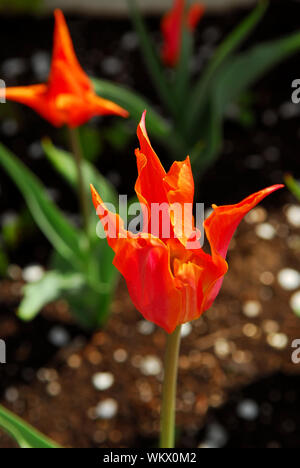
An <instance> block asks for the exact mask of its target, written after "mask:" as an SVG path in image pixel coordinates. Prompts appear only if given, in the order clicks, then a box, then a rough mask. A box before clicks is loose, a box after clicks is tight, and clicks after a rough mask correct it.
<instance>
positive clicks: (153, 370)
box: [139, 356, 162, 375]
mask: <svg viewBox="0 0 300 468" xmlns="http://www.w3.org/2000/svg"><path fill="white" fill-rule="evenodd" d="M139 367H140V369H141V372H142V373H143V374H144V375H158V374H160V372H161V371H162V363H161V360H160V359H159V358H158V357H157V356H146V357H145V358H143V359H142V361H141V363H140V366H139Z"/></svg>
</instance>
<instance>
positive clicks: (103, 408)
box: [95, 398, 118, 419]
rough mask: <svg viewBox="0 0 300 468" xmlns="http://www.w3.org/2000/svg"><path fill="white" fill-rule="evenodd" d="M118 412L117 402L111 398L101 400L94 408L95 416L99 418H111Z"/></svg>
mask: <svg viewBox="0 0 300 468" xmlns="http://www.w3.org/2000/svg"><path fill="white" fill-rule="evenodd" d="M117 412H118V403H117V402H116V400H114V399H113V398H108V399H107V400H104V401H101V403H98V405H97V406H96V408H95V416H96V417H97V418H100V419H112V418H113V417H114V416H115V415H116V414H117Z"/></svg>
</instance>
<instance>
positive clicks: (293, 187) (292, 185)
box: [285, 174, 300, 202]
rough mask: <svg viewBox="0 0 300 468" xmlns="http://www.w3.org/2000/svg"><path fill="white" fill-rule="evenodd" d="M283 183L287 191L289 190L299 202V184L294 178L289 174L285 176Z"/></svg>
mask: <svg viewBox="0 0 300 468" xmlns="http://www.w3.org/2000/svg"><path fill="white" fill-rule="evenodd" d="M285 183H286V185H287V187H288V189H289V190H290V192H292V194H293V195H294V196H295V197H296V198H297V199H298V200H299V202H300V183H299V182H297V181H296V180H295V179H294V177H293V176H292V175H290V174H288V175H286V176H285Z"/></svg>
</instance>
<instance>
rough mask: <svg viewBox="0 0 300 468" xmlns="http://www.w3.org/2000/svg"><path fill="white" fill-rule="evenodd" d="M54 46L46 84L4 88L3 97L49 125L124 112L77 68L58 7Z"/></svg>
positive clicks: (124, 115)
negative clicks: (38, 116) (101, 94)
mask: <svg viewBox="0 0 300 468" xmlns="http://www.w3.org/2000/svg"><path fill="white" fill-rule="evenodd" d="M54 15H55V30H54V47H53V57H52V64H51V71H50V76H49V80H48V83H47V84H38V85H32V86H24V87H23V86H20V87H13V88H7V89H6V90H5V93H6V98H7V99H9V100H11V101H17V102H20V103H22V104H25V105H27V106H29V107H31V108H32V109H34V110H35V111H36V112H37V113H38V114H40V115H41V116H42V117H43V118H45V119H46V120H48V121H49V122H50V123H51V124H52V125H55V126H57V127H60V126H62V125H64V124H67V125H68V126H70V127H78V126H79V125H82V124H83V123H85V122H87V121H88V120H89V119H91V118H92V117H94V116H96V115H108V114H116V115H120V116H122V117H127V116H128V112H127V111H126V110H124V109H122V108H121V107H120V106H118V105H117V104H115V103H113V102H111V101H108V100H106V99H102V98H101V97H99V96H97V95H96V93H95V92H94V88H93V85H92V83H91V80H90V79H89V77H88V76H87V75H86V73H85V72H84V71H83V69H82V68H81V66H80V64H79V62H78V60H77V57H76V55H75V52H74V48H73V44H72V40H71V37H70V33H69V30H68V27H67V24H66V21H65V18H64V15H63V13H62V11H61V10H55V12H54Z"/></svg>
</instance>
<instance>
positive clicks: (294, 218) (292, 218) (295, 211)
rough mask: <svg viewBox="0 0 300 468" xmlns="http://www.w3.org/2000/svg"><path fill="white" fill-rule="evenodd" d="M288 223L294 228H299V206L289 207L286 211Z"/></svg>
mask: <svg viewBox="0 0 300 468" xmlns="http://www.w3.org/2000/svg"><path fill="white" fill-rule="evenodd" d="M286 217H287V220H288V222H289V223H290V224H291V225H292V226H294V227H297V228H298V227H300V206H298V205H291V206H289V207H288V209H287V210H286Z"/></svg>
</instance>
